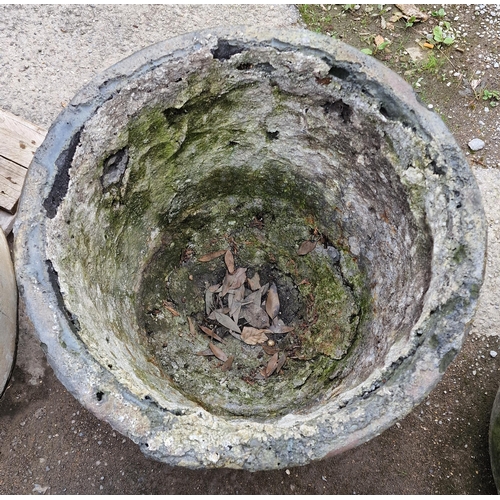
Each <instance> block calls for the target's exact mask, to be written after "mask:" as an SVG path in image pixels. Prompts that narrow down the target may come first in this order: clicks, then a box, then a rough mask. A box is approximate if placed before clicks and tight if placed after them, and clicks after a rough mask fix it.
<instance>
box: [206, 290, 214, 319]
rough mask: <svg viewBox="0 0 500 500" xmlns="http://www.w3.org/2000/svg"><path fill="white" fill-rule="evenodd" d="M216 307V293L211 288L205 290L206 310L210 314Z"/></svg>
mask: <svg viewBox="0 0 500 500" xmlns="http://www.w3.org/2000/svg"><path fill="white" fill-rule="evenodd" d="M213 308H214V294H213V293H212V292H211V291H210V289H209V288H207V289H206V290H205V312H206V313H207V314H210V313H211V312H212V309H213Z"/></svg>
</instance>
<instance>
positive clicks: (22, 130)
mask: <svg viewBox="0 0 500 500" xmlns="http://www.w3.org/2000/svg"><path fill="white" fill-rule="evenodd" d="M46 134H47V132H46V131H45V130H44V129H43V128H42V127H39V126H37V125H35V124H33V123H30V122H28V121H26V120H23V119H22V118H20V117H18V116H15V115H13V114H12V113H9V112H8V111H4V110H1V109H0V156H3V157H4V158H8V159H9V160H11V161H13V162H15V163H18V164H19V165H22V166H23V167H26V168H28V166H29V164H30V163H31V160H32V158H33V155H34V154H35V151H36V149H37V148H38V146H40V144H41V143H42V142H43V140H44V138H45V135H46Z"/></svg>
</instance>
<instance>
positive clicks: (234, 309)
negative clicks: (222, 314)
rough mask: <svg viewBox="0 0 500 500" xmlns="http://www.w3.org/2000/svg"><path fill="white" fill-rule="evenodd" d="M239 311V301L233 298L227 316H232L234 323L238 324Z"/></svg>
mask: <svg viewBox="0 0 500 500" xmlns="http://www.w3.org/2000/svg"><path fill="white" fill-rule="evenodd" d="M240 312H241V302H238V301H237V300H234V301H233V305H232V307H231V310H230V311H229V316H231V318H233V321H234V322H235V323H236V324H238V320H239V319H240Z"/></svg>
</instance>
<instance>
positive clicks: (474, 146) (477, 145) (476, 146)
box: [468, 139, 485, 151]
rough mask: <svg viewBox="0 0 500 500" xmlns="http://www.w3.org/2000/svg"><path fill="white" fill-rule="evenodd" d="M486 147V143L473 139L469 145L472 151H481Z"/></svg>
mask: <svg viewBox="0 0 500 500" xmlns="http://www.w3.org/2000/svg"><path fill="white" fill-rule="evenodd" d="M484 145H485V143H484V141H482V140H481V139H472V141H470V142H469V144H468V146H469V148H470V149H471V151H480V150H481V149H483V148H484Z"/></svg>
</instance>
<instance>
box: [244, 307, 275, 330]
mask: <svg viewBox="0 0 500 500" xmlns="http://www.w3.org/2000/svg"><path fill="white" fill-rule="evenodd" d="M240 316H241V317H242V318H245V319H246V320H247V321H248V322H249V323H250V326H253V327H254V328H269V316H268V315H267V313H266V311H264V309H262V307H260V306H258V305H256V304H254V303H253V302H252V303H251V304H248V305H246V306H243V307H242V308H241V313H240Z"/></svg>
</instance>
